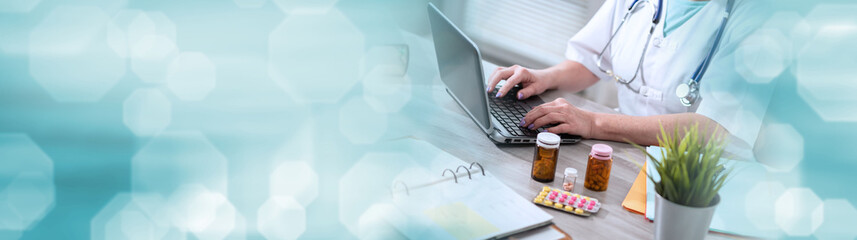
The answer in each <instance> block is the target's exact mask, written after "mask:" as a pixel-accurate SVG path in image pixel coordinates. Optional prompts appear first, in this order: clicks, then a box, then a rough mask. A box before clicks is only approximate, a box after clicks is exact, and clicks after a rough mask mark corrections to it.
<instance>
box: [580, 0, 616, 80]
mask: <svg viewBox="0 0 857 240" xmlns="http://www.w3.org/2000/svg"><path fill="white" fill-rule="evenodd" d="M624 2H625V1H622V0H606V1H604V4H603V5H601V8H599V9H598V11H597V12H596V13H595V15H594V16H592V19H590V20H589V22H588V23H586V25H585V26H583V28H582V29H580V31H578V32H577V34H575V35H574V37H572V38H571V39H569V40H568V47H567V49H566V51H565V57H566V59H568V60H572V61H575V62H579V63H581V64H583V66H585V67H586V68H587V69H589V71H590V72H592V73H593V74H595V76H598V77H599V78H602V79H603V78H606V77H607V76H606V75H605V74H604V73H602V72H601V71H599V70H598V67H597V66H596V65H595V58H596V56H597V55H598V53H599V52H600V51H601V49H603V48H604V46H605V45H606V44H607V40H608V39H609V38H610V34H612V33H613V23H614V20H615V18H616V16H617V14H619V13H621V12H623V11H619V10H621V9H622V8H617V6H619V5H624ZM620 17H621V16H620ZM607 57H608V58H609V56H607ZM607 61H609V59H607Z"/></svg>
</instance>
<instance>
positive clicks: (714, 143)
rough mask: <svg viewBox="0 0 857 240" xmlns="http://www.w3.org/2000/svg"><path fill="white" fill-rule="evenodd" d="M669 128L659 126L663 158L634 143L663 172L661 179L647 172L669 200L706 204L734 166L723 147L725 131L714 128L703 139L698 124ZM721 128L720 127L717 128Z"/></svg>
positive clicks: (658, 170)
mask: <svg viewBox="0 0 857 240" xmlns="http://www.w3.org/2000/svg"><path fill="white" fill-rule="evenodd" d="M682 129H683V130H684V132H681V131H679V130H680V128H679V127H676V128H675V129H672V131H669V132H668V131H667V130H666V129H665V128H664V127H663V124H661V125H660V135H659V136H657V139H658V144H659V145H660V146H661V147H662V149H661V151H660V154H661V156H660V160H658V158H655V157H654V156H653V155H652V154H651V153H649V152H647V151H646V149H645V148H644V147H642V146H640V145H637V144H635V143H633V142H632V143H631V144H632V145H634V147H636V148H638V149H640V150H641V151H643V152H644V153H645V155H646V157H647V158H649V159H651V160H652V161H651V165H652V166H651V169H653V170H654V171H655V172H657V173H658V175H660V181H658V182H655V181H654V177H653V176H650V175H647V177H648V178H649V180H651V181H652V182H653V183H654V184H655V190H656V191H657V192H658V194H660V195H661V196H663V197H664V198H666V199H667V200H669V201H672V202H675V203H678V204H682V205H685V206H694V207H707V206H709V205H710V204H711V201H712V200H713V199H714V198H715V197H716V196H717V193H718V192H719V191H720V189H721V188H722V187H723V186H724V185H725V183H726V182H727V181H728V180H729V179H730V175H731V173H732V170H733V169H732V168H731V167H726V165H725V164H724V163H725V161H724V160H723V158H722V156H723V150H724V148H725V147H726V136H727V135H726V134H725V133H723V132H720V131H719V130H718V131H715V132H714V133H712V134H711V136H710V137H709V138H708V139H707V141H704V140H703V137H702V135H701V134H700V133H699V124H698V123H694V124H692V125H690V126H687V127H684V128H682ZM718 129H719V128H718Z"/></svg>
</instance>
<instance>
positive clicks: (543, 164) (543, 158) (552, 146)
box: [532, 132, 560, 182]
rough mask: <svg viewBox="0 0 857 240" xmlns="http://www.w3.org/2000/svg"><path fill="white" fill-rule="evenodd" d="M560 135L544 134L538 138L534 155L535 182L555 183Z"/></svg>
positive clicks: (540, 134) (533, 172)
mask: <svg viewBox="0 0 857 240" xmlns="http://www.w3.org/2000/svg"><path fill="white" fill-rule="evenodd" d="M559 140H560V138H559V135H556V134H553V133H549V132H543V133H539V135H538V136H537V137H536V150H535V153H534V154H533V171H532V178H533V180H536V181H539V182H553V178H554V174H556V162H557V159H558V158H559Z"/></svg>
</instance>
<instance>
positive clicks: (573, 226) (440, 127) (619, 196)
mask: <svg viewBox="0 0 857 240" xmlns="http://www.w3.org/2000/svg"><path fill="white" fill-rule="evenodd" d="M434 91H443V88H442V87H435V88H434ZM439 94H446V93H444V92H438V93H434V95H435V96H439ZM557 97H565V98H566V99H567V100H568V101H569V102H570V103H572V104H574V105H575V106H578V107H580V108H582V109H586V110H589V111H596V112H612V111H613V110H612V109H609V108H607V107H604V106H602V105H599V104H597V103H594V102H592V101H589V100H587V99H584V98H582V97H579V96H577V95H573V94H567V93H561V92H559V91H550V92H547V93H545V94H542V98H543V99H544V100H545V101H550V100H553V99H556V98H557ZM435 101H436V102H438V103H439V105H440V106H438V107H440V108H441V109H442V111H440V112H441V115H442V116H434V117H432V118H431V119H433V120H432V121H425V122H423V123H422V124H425V125H427V126H424V127H427V128H428V129H427V130H426V131H420V134H418V136H417V137H419V138H421V139H424V140H426V141H428V142H430V143H432V144H434V145H435V146H437V147H438V148H440V149H442V150H444V151H446V152H449V153H450V154H452V155H454V156H456V157H458V158H461V159H464V160H465V161H479V162H481V163H482V164H483V165H484V167H485V169H487V170H488V171H491V172H492V173H493V174H494V175H495V176H498V177H499V178H500V180H501V181H503V183H505V184H506V185H508V186H509V187H510V188H512V189H513V190H515V191H516V192H517V193H518V194H520V195H521V196H524V198H527V199H529V198H531V197H533V196H534V195H535V194H536V193H538V192H539V191H541V189H542V187H543V186H545V184H544V183H540V182H536V181H534V180H532V179H531V178H530V169H531V167H532V158H533V150H534V148H533V145H531V144H524V145H521V146H497V145H494V143H492V142H491V140H490V139H488V138H487V137H486V136H485V134H484V133H482V131H481V130H479V128H478V127H477V126H476V124H474V123H473V121H472V120H471V119H470V118H469V117H467V116H466V115H465V113H464V111H463V110H462V109H461V108H460V107H459V106H458V105H457V104H456V103H455V102H453V101H452V98H447V101H443V98H442V97H435ZM596 143H604V144H607V145H610V146H611V147H613V149H614V158H613V168H612V170H611V171H612V173H611V176H610V183H609V185H608V188H607V191H604V192H593V191H589V190H586V189H585V188H584V187H583V175H584V172H585V169H586V160H587V156H588V155H589V150H590V148H591V147H592V145H593V144H596ZM643 160H644V158H643V154H642V153H641V152H640V151H639V150H637V149H636V148H634V147H632V146H631V145H630V144H626V143H617V142H609V141H598V140H583V141H581V142H580V143H577V144H571V145H562V146H560V153H559V163H558V164H557V169H558V171H557V174H556V178H555V180H554V182H553V183H549V186H551V187H560V185H561V181H562V171H563V170H564V169H565V168H567V167H573V168H576V169H578V171H579V175H580V177H579V178H578V180H577V185H576V186H575V189H577V192H579V193H582V194H584V195H587V196H592V197H595V198H598V199H599V200H601V202H602V203H603V205H602V208H601V210H600V211H599V212H598V214H596V215H593V216H591V217H578V216H574V215H571V214H567V213H562V212H559V211H555V210H550V209H545V211H546V212H548V213H549V214H551V215H552V216H554V223H555V224H556V225H557V226H558V227H559V228H560V229H562V230H563V231H565V232H567V233H568V234H569V235H571V237H572V238H575V239H648V238H652V237H653V236H654V235H653V233H652V231H653V226H654V225H653V224H651V223H649V221H647V220H645V219H644V217H643V216H642V215H639V214H634V213H631V212H628V211H627V210H625V209H624V208H622V200H624V199H625V195H626V194H627V193H628V190H629V189H630V188H631V184H632V183H633V181H634V178H635V177H636V176H637V173H638V172H639V170H640V167H641V166H642V163H643Z"/></svg>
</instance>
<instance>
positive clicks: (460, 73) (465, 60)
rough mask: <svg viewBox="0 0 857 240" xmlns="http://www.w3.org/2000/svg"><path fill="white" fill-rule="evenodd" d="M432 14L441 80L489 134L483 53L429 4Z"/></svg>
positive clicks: (430, 18) (432, 27)
mask: <svg viewBox="0 0 857 240" xmlns="http://www.w3.org/2000/svg"><path fill="white" fill-rule="evenodd" d="M428 12H429V14H428V15H429V21H430V22H431V32H432V38H434V49H435V53H436V54H437V63H438V70H439V71H440V79H441V81H443V83H444V84H446V88H448V89H449V90H450V91H451V92H452V95H453V96H454V97H455V98H456V99H457V100H458V102H459V103H460V104H461V105H462V107H464V109H465V110H466V111H467V112H468V114H470V115H471V117H472V118H473V120H474V121H476V123H477V124H479V125H480V127H481V128H482V130H483V131H487V130H488V129H489V126H490V125H491V124H490V119H489V115H488V114H489V113H488V99H487V97H486V94H485V88H486V85H485V82H484V80H483V79H482V76H483V75H482V63H481V62H480V59H481V58H480V55H479V50H478V49H477V48H476V45H475V44H474V43H473V42H472V41H470V39H469V38H467V36H465V35H464V33H463V32H461V31H460V30H459V29H458V28H457V27H455V25H453V24H452V22H451V21H449V19H447V18H446V16H444V15H443V14H442V13H441V12H440V10H438V9H437V8H436V7H435V6H434V5H433V4H429V7H428Z"/></svg>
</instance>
